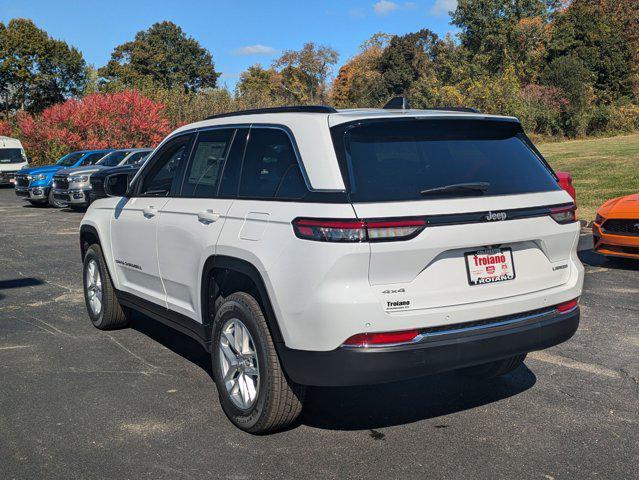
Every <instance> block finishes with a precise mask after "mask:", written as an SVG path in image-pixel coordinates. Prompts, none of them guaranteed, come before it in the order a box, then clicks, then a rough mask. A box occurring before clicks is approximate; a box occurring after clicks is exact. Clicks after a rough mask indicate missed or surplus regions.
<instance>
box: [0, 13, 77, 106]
mask: <svg viewBox="0 0 639 480" xmlns="http://www.w3.org/2000/svg"><path fill="white" fill-rule="evenodd" d="M85 84H86V64H85V61H84V59H83V57H82V54H81V53H80V52H79V51H78V50H77V49H75V48H74V47H69V45H67V43H65V42H63V41H61V40H55V39H53V38H51V37H49V35H48V34H47V33H46V32H45V31H44V30H41V29H39V28H38V27H36V25H35V24H34V23H33V22H32V21H31V20H28V19H22V18H18V19H13V20H11V21H9V24H8V25H6V26H5V25H4V24H2V23H0V106H1V109H2V110H3V111H4V112H5V116H7V117H8V116H9V113H10V112H12V111H15V110H18V109H21V110H27V111H29V112H40V111H42V110H43V109H45V108H46V107H48V106H50V105H53V104H54V103H58V102H62V101H64V100H66V99H68V98H70V97H73V96H77V95H80V94H81V93H82V92H83V90H84V87H85Z"/></svg>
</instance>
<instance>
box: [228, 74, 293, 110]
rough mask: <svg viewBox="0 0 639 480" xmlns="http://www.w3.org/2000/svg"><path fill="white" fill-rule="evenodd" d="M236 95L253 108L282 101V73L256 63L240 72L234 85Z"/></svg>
mask: <svg viewBox="0 0 639 480" xmlns="http://www.w3.org/2000/svg"><path fill="white" fill-rule="evenodd" d="M235 91H236V96H237V97H238V98H239V99H240V100H241V101H242V102H243V103H244V104H246V105H247V106H251V107H254V108H258V107H266V106H269V105H270V106H272V105H276V104H280V103H282V99H283V87H282V75H281V74H280V73H279V72H278V71H277V70H275V69H274V68H269V69H265V68H263V67H262V66H261V65H259V64H256V65H252V66H250V67H249V68H248V69H247V70H246V71H245V72H242V73H241V74H240V80H239V82H238V83H237V86H236V87H235Z"/></svg>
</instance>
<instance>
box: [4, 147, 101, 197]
mask: <svg viewBox="0 0 639 480" xmlns="http://www.w3.org/2000/svg"><path fill="white" fill-rule="evenodd" d="M111 151H112V149H109V150H82V151H78V152H71V153H69V154H67V155H65V156H64V157H62V158H61V159H60V160H58V161H57V162H56V163H55V164H53V165H45V166H41V167H34V168H26V169H22V170H20V172H19V173H18V174H17V175H16V179H15V180H16V183H15V192H16V195H17V196H18V197H21V198H24V199H25V200H27V201H29V202H30V203H31V204H32V205H46V204H49V205H51V206H52V207H62V206H63V204H62V203H61V202H60V201H59V200H56V199H55V198H54V197H53V189H52V188H51V184H52V183H53V175H55V173H56V172H57V171H58V170H61V169H63V168H69V167H80V166H85V165H93V164H94V163H96V162H98V161H99V160H100V159H101V158H102V157H104V156H105V155H106V154H107V153H109V152H111Z"/></svg>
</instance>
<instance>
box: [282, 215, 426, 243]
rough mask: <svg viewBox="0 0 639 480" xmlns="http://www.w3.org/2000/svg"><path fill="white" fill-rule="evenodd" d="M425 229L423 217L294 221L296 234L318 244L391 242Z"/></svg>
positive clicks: (305, 219) (406, 237)
mask: <svg viewBox="0 0 639 480" xmlns="http://www.w3.org/2000/svg"><path fill="white" fill-rule="evenodd" d="M424 227H426V220H425V219H423V218H409V219H401V220H322V219H315V218H296V219H295V220H293V230H294V231H295V235H296V236H297V237H299V238H303V239H305V240H316V241H319V242H391V241H395V240H408V239H410V238H413V237H415V236H416V235H418V234H419V232H421V231H422V230H423V229H424Z"/></svg>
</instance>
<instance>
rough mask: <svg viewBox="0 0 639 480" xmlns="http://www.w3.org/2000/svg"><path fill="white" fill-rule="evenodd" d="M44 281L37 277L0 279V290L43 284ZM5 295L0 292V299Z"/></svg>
mask: <svg viewBox="0 0 639 480" xmlns="http://www.w3.org/2000/svg"><path fill="white" fill-rule="evenodd" d="M43 284H44V281H42V280H40V279H39V278H33V277H23V278H12V279H9V280H0V290H12V289H14V288H24V287H35V286H36V285H43ZM5 297H6V295H4V294H3V293H1V292H0V301H1V300H2V299H3V298H5Z"/></svg>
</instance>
